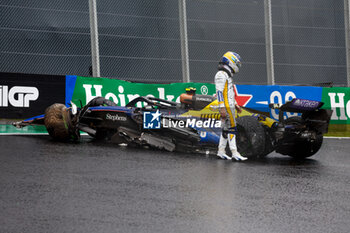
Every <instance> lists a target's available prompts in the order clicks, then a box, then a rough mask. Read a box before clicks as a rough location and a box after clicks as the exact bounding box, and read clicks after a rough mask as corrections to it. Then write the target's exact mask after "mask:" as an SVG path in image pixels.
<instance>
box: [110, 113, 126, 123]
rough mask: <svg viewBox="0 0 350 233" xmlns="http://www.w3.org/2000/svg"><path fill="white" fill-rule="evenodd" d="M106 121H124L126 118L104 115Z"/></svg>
mask: <svg viewBox="0 0 350 233" xmlns="http://www.w3.org/2000/svg"><path fill="white" fill-rule="evenodd" d="M106 120H111V121H126V120H127V118H126V117H125V116H119V115H118V114H116V115H112V114H109V113H107V114H106Z"/></svg>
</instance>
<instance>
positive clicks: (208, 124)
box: [143, 110, 221, 129]
mask: <svg viewBox="0 0 350 233" xmlns="http://www.w3.org/2000/svg"><path fill="white" fill-rule="evenodd" d="M161 116H162V113H160V112H159V110H157V111H156V112H144V113H143V128H144V129H160V128H188V127H191V128H196V129H200V128H221V121H220V120H216V119H213V118H209V119H205V120H203V119H199V118H195V117H191V116H186V117H181V116H175V115H174V116H173V115H167V116H164V117H161Z"/></svg>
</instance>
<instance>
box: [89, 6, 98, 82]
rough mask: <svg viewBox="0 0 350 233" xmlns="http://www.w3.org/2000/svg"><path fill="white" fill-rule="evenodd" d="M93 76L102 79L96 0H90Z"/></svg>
mask: <svg viewBox="0 0 350 233" xmlns="http://www.w3.org/2000/svg"><path fill="white" fill-rule="evenodd" d="M89 12H90V37H91V58H92V75H93V76H94V77H100V76H101V75H100V52H99V45H98V27H97V5H96V0H89Z"/></svg>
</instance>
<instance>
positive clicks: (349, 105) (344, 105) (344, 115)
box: [328, 92, 350, 120]
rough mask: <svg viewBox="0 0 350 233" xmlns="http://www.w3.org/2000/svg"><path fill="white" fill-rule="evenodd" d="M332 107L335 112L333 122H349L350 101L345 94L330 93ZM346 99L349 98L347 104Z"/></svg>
mask: <svg viewBox="0 0 350 233" xmlns="http://www.w3.org/2000/svg"><path fill="white" fill-rule="evenodd" d="M328 96H329V101H330V106H331V108H332V110H333V113H332V117H331V120H348V119H349V118H350V100H349V96H346V95H345V93H340V92H338V93H335V92H329V93H328ZM346 98H348V100H347V102H346Z"/></svg>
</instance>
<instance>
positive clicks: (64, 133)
mask: <svg viewBox="0 0 350 233" xmlns="http://www.w3.org/2000/svg"><path fill="white" fill-rule="evenodd" d="M44 123H45V127H46V129H47V132H48V133H49V135H50V136H51V137H52V138H53V139H55V140H57V141H68V140H71V139H76V135H75V134H74V133H73V132H74V129H73V125H72V121H71V117H70V113H69V110H68V108H66V106H65V105H64V104H53V105H51V106H49V107H48V108H46V110H45V117H44Z"/></svg>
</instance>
